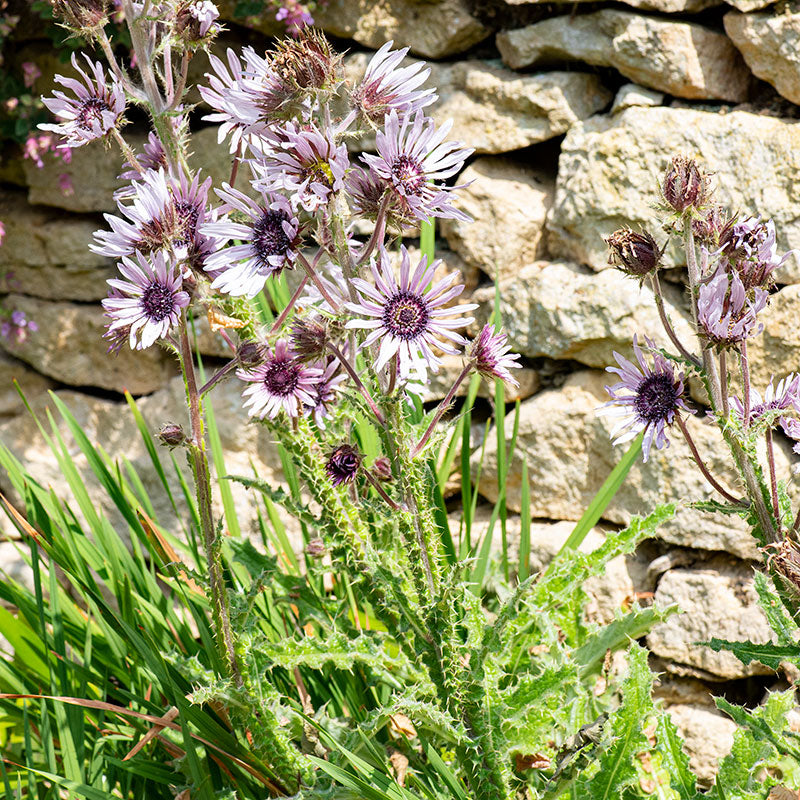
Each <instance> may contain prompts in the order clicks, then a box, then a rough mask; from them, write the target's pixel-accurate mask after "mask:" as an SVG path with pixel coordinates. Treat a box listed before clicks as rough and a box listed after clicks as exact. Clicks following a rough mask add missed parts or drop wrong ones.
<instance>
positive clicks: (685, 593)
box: [647, 557, 772, 680]
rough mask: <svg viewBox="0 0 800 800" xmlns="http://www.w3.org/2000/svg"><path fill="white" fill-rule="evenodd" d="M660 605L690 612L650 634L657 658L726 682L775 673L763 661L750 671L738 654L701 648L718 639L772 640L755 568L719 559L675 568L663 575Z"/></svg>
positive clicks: (658, 595) (649, 643) (752, 665)
mask: <svg viewBox="0 0 800 800" xmlns="http://www.w3.org/2000/svg"><path fill="white" fill-rule="evenodd" d="M655 602H656V604H657V605H659V606H669V605H672V604H677V605H678V606H679V607H680V609H681V610H682V611H684V612H685V613H684V614H680V615H673V616H671V617H669V618H668V619H666V620H665V621H664V622H661V623H659V624H658V625H657V626H656V627H655V628H653V630H652V631H651V632H650V633H649V634H648V636H647V646H648V647H649V648H650V650H652V651H653V652H654V653H655V654H656V655H658V656H661V657H662V658H665V659H670V660H671V661H675V662H677V663H679V664H687V665H689V666H692V667H698V668H700V669H702V670H705V671H706V672H709V673H711V674H713V675H716V676H719V677H720V678H724V679H726V680H731V679H734V678H742V677H745V676H746V675H763V674H771V673H772V671H771V670H770V669H768V668H767V667H765V666H763V665H762V664H758V663H757V662H751V663H750V664H748V665H747V666H745V665H744V664H742V662H741V661H739V659H738V658H736V656H734V655H733V653H729V652H724V651H723V652H720V653H715V652H714V651H713V650H712V649H711V648H710V647H705V646H702V645H700V644H699V642H707V641H709V640H710V639H711V638H712V637H714V636H716V637H718V638H720V639H729V640H731V641H745V640H748V639H749V640H750V641H752V642H755V643H760V642H767V641H770V639H771V637H772V632H771V630H770V627H769V623H768V622H767V620H766V617H765V616H764V612H763V611H762V610H761V607H760V606H759V605H758V600H757V596H756V592H755V589H754V588H753V569H752V567H751V566H750V565H748V564H741V563H740V562H736V561H733V560H732V559H730V558H727V557H717V558H714V559H713V560H711V561H709V562H708V563H707V564H705V565H703V566H702V567H699V568H686V569H671V570H669V571H668V572H666V573H664V575H662V576H661V580H660V581H659V583H658V587H657V588H656V594H655Z"/></svg>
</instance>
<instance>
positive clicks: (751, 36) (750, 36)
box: [723, 6, 800, 103]
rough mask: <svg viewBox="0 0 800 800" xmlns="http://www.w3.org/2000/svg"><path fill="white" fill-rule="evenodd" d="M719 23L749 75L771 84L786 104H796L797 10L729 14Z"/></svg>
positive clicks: (799, 77) (799, 98)
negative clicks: (745, 64)
mask: <svg viewBox="0 0 800 800" xmlns="http://www.w3.org/2000/svg"><path fill="white" fill-rule="evenodd" d="M742 10H746V9H742ZM723 22H724V24H725V32H726V33H727V34H728V36H730V38H731V39H732V41H733V43H734V44H735V45H736V47H737V48H738V49H739V51H740V52H741V54H742V56H744V60H745V61H746V62H747V66H748V67H750V69H751V70H752V72H753V74H754V75H755V76H756V77H758V78H761V80H764V81H766V82H767V83H770V84H772V85H773V86H774V87H775V88H776V89H777V90H778V92H779V93H780V94H782V95H783V96H784V97H785V98H786V99H787V100H791V101H792V102H793V103H800V56H799V55H798V45H800V10H798V8H797V6H794V7H792V6H787V8H786V10H785V11H782V12H781V13H780V14H775V13H774V12H772V11H764V12H762V13H759V14H742V13H740V12H739V11H730V12H728V13H727V14H726V15H725V16H724V17H723Z"/></svg>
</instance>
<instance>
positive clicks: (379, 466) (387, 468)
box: [372, 456, 392, 481]
mask: <svg viewBox="0 0 800 800" xmlns="http://www.w3.org/2000/svg"><path fill="white" fill-rule="evenodd" d="M372 474H373V475H374V476H375V477H376V478H377V479H378V480H379V481H390V480H391V479H392V465H391V464H390V463H389V459H388V458H386V456H379V457H378V458H376V459H375V462H374V463H373V465H372Z"/></svg>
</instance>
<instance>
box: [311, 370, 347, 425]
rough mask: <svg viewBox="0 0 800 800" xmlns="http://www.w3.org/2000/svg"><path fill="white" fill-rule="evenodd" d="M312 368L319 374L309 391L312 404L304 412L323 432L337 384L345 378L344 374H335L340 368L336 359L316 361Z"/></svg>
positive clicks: (334, 400)
mask: <svg viewBox="0 0 800 800" xmlns="http://www.w3.org/2000/svg"><path fill="white" fill-rule="evenodd" d="M312 366H314V367H315V368H317V369H318V370H319V371H320V373H321V374H320V376H319V377H318V378H317V380H316V382H315V383H314V387H313V389H312V391H311V395H312V397H313V398H314V402H313V403H311V404H309V405H307V406H306V408H305V411H306V413H308V414H311V415H312V416H313V417H314V421H315V422H316V423H317V427H318V428H321V429H322V430H325V417H327V416H328V415H329V414H330V408H331V406H332V405H333V404H334V403H335V402H336V399H337V395H338V392H339V384H340V383H342V382H343V381H344V380H345V379H346V378H347V376H346V375H345V374H344V373H339V374H338V375H337V374H336V373H337V372H338V371H339V368H340V366H341V365H340V363H339V359H337V358H331V359H329V360H328V361H327V362H325V361H318V362H317V363H316V364H313V365H312Z"/></svg>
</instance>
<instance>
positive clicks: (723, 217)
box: [692, 206, 736, 250]
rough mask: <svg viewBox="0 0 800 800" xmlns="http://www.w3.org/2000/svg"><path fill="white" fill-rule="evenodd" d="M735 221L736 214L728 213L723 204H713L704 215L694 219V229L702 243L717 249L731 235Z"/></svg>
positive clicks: (695, 234)
mask: <svg viewBox="0 0 800 800" xmlns="http://www.w3.org/2000/svg"><path fill="white" fill-rule="evenodd" d="M735 222H736V216H735V215H734V216H731V215H730V214H728V212H727V211H726V209H725V208H724V207H723V206H711V208H709V209H708V211H706V213H705V214H704V215H703V216H701V217H698V218H697V219H693V220H692V231H693V232H694V236H695V238H696V239H697V240H698V241H699V242H700V244H704V245H706V247H708V248H709V249H710V250H716V249H717V247H721V246H722V244H723V241H724V240H725V239H726V238H727V237H730V235H731V229H732V228H733V225H734V224H735Z"/></svg>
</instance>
